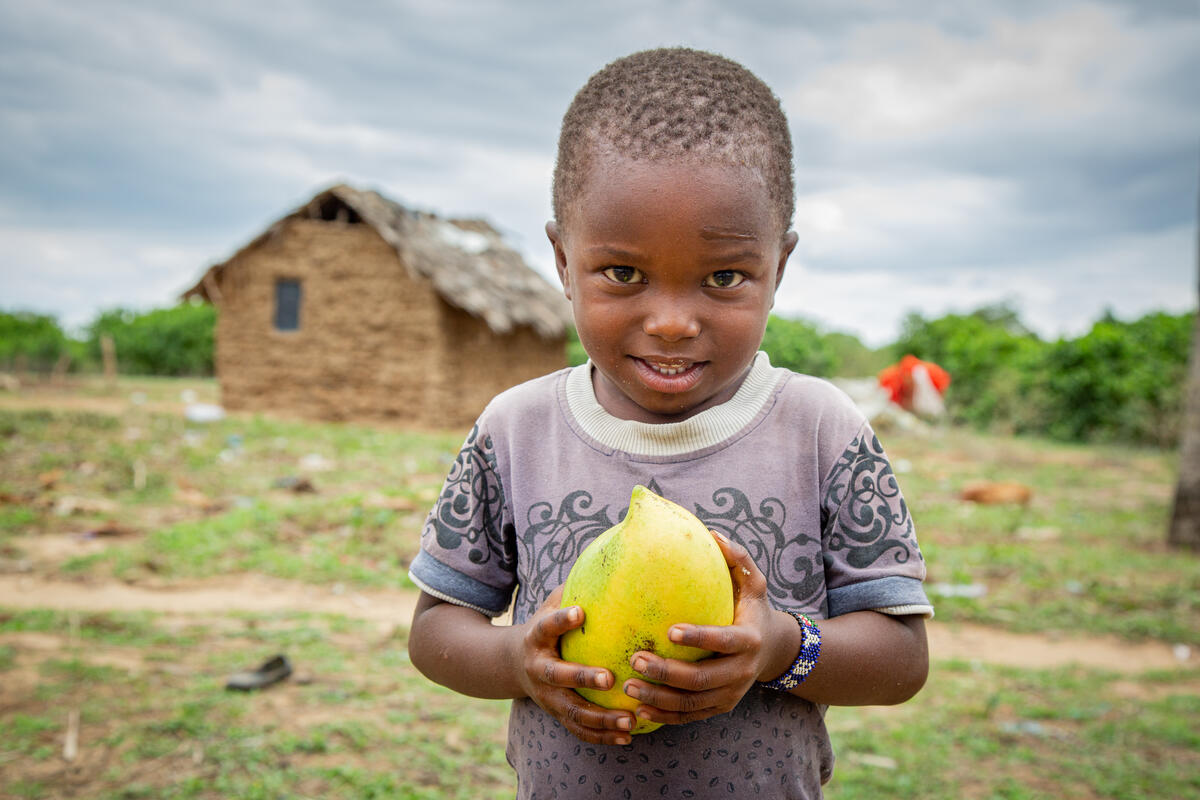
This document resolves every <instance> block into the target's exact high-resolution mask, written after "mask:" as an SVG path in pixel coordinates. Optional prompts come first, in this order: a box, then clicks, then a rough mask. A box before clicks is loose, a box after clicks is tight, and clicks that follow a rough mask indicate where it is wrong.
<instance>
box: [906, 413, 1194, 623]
mask: <svg viewBox="0 0 1200 800" xmlns="http://www.w3.org/2000/svg"><path fill="white" fill-rule="evenodd" d="M888 448H889V452H890V454H891V456H892V457H893V459H900V458H903V459H904V460H906V461H908V462H910V463H911V464H912V465H913V466H912V469H911V470H909V471H907V472H902V473H901V474H900V475H899V476H898V478H899V480H900V484H901V488H902V489H903V491H904V493H905V497H906V499H907V501H908V503H909V507H910V509H911V510H912V514H913V518H914V520H915V521H916V525H917V536H918V539H919V540H920V543H921V548H922V551H923V553H924V556H925V560H926V564H927V566H928V570H929V585H930V589H931V593H932V590H933V588H934V587H935V585H936V584H939V583H950V584H981V585H982V586H983V587H985V592H986V593H985V594H984V595H983V596H982V597H975V598H961V597H939V596H936V595H934V596H932V597H931V599H932V600H933V602H934V605H935V606H936V608H937V614H938V618H939V619H942V620H951V621H953V620H969V621H973V622H979V623H984V624H988V625H996V626H1002V627H1005V628H1009V629H1012V630H1018V631H1025V632H1042V631H1072V632H1075V633H1093V634H1115V635H1118V636H1122V637H1125V638H1129V639H1143V638H1154V639H1161V640H1164V641H1168V642H1180V643H1185V644H1190V645H1193V646H1195V645H1200V559H1196V558H1192V557H1189V556H1186V555H1182V556H1181V555H1180V554H1177V553H1173V552H1171V551H1169V550H1167V549H1166V547H1165V539H1166V530H1167V519H1168V513H1169V502H1170V496H1171V490H1172V488H1173V486H1174V480H1175V475H1176V473H1175V469H1174V466H1173V457H1172V455H1171V454H1168V453H1160V452H1155V451H1146V450H1137V449H1131V448H1119V447H1115V446H1108V447H1083V446H1078V445H1074V446H1072V445H1059V444H1054V443H1049V442H1042V441H1036V440H1022V439H1002V438H996V437H987V436H981V435H976V434H970V433H965V432H962V431H954V430H950V431H946V432H944V433H943V434H941V435H940V436H939V437H930V438H923V437H914V436H904V435H896V436H894V437H892V440H891V441H889V442H888ZM981 479H988V480H1004V481H1017V482H1020V483H1024V484H1026V485H1028V486H1030V487H1031V488H1032V490H1033V501H1032V502H1031V503H1030V505H1029V506H1028V507H1024V506H1011V505H1010V506H980V505H975V504H971V503H968V502H965V501H962V500H960V499H959V492H960V490H961V489H962V487H963V486H965V485H966V484H968V483H971V482H973V481H976V480H981Z"/></svg>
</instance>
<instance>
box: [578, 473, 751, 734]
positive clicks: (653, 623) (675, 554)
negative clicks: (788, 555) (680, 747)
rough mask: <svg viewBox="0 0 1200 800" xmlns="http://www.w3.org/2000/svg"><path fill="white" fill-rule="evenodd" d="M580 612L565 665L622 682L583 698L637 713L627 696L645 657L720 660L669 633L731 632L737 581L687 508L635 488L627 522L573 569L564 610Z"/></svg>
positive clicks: (646, 724)
mask: <svg viewBox="0 0 1200 800" xmlns="http://www.w3.org/2000/svg"><path fill="white" fill-rule="evenodd" d="M573 605H577V606H579V607H580V608H582V609H583V613H584V621H583V625H582V627H579V628H576V629H574V630H571V631H568V632H567V633H565V634H564V635H563V636H562V637H561V638H560V639H559V650H560V652H561V654H562V657H563V659H564V660H566V661H572V662H575V663H577V664H586V665H588V666H593V667H605V668H606V669H609V670H612V673H613V676H614V677H615V678H616V681H615V682H614V684H613V688H611V689H608V690H606V691H601V690H599V689H590V688H581V689H576V691H577V692H579V694H581V695H583V696H584V697H585V698H587V699H588V700H590V701H592V702H593V703H596V704H597V705H601V706H604V707H605V708H625V709H629V710H630V711H632V710H634V709H636V708H637V706H638V701H637V700H635V699H633V698H632V697H630V696H628V695H627V694H625V692H624V689H623V687H624V683H625V681H626V680H627V679H629V678H632V677H635V675H637V673H635V672H634V670H633V667H631V666H630V664H629V659H630V658H631V657H632V656H633V654H634V653H636V652H638V651H639V650H648V651H652V652H654V653H657V654H659V655H661V656H663V657H665V658H674V659H680V660H683V661H698V660H700V659H702V658H705V657H707V656H710V655H712V653H711V652H710V651H708V650H702V649H700V648H696V647H687V646H685V645H678V644H675V643H673V642H671V641H670V640H669V639H668V638H667V631H668V630H669V629H670V627H671V626H672V625H674V624H675V623H680V622H686V623H692V624H696V625H729V624H731V623H732V622H733V581H732V579H731V578H730V575H729V565H728V564H726V563H725V557H724V556H723V555H722V554H721V549H720V548H719V547H718V546H717V543H716V541H714V539H713V537H712V534H711V533H709V532H708V529H707V528H706V527H705V526H704V523H702V522H701V521H700V520H699V519H697V518H696V517H695V516H694V515H693V514H692V513H691V512H689V511H688V510H687V509H685V508H683V507H682V506H679V505H676V504H675V503H672V502H671V501H670V500H667V499H665V498H662V497H659V496H658V495H657V494H655V493H654V492H652V491H650V490H649V489H647V488H646V487H644V486H635V487H634V488H633V496H632V498H631V499H630V502H629V511H628V512H627V513H626V514H625V518H624V519H623V520H621V521H620V522H619V523H617V524H616V525H614V526H612V527H611V528H609V529H608V530H606V531H605V532H604V533H602V534H600V536H598V537H597V538H596V539H595V541H593V542H591V543H590V544H589V545H588V546H587V547H585V548H584V550H583V552H582V553H580V554H579V558H578V559H577V560H576V561H575V564H574V565H573V566H572V567H571V571H570V573H569V574H568V575H567V580H566V583H565V585H564V586H563V596H562V607H563V608H566V607H568V606H573ZM637 677H643V676H640V675H639V676H637ZM643 679H644V678H643ZM658 727H660V723H656V722H650V721H648V720H638V722H637V725H636V726H635V727H634V729H633V733H648V732H650V731H652V730H654V729H656V728H658Z"/></svg>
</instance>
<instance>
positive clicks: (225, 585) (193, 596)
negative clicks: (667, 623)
mask: <svg viewBox="0 0 1200 800" xmlns="http://www.w3.org/2000/svg"><path fill="white" fill-rule="evenodd" d="M416 601H417V592H415V591H405V590H392V591H345V590H340V589H339V587H336V586H335V587H333V588H332V589H325V588H318V587H313V586H309V585H304V584H299V583H293V582H289V581H281V580H273V579H269V578H264V577H261V576H256V575H242V576H236V577H231V578H221V579H216V580H206V581H193V582H189V583H175V584H173V585H171V586H170V587H163V588H151V587H145V586H138V585H130V584H125V583H117V582H105V583H94V582H76V581H63V580H53V579H49V578H46V577H39V576H33V575H0V605H4V606H8V607H11V608H46V609H56V610H65V611H69V610H76V611H93V612H94V611H155V612H159V613H167V614H196V615H202V616H203V615H219V614H226V613H229V612H259V613H266V612H276V611H294V612H315V613H330V614H342V615H345V616H347V617H351V618H355V619H363V620H370V621H375V622H379V623H381V624H393V625H407V624H408V621H409V620H410V619H412V612H413V609H414V608H415V606H416ZM926 629H927V631H928V635H929V650H930V657H931V658H932V659H934V660H942V661H948V660H958V661H979V662H981V663H987V664H998V665H1002V666H1012V667H1024V668H1033V669H1045V668H1053V667H1060V666H1067V665H1070V664H1076V665H1079V666H1083V667H1089V668H1096V669H1105V670H1111V671H1114V672H1122V673H1137V672H1144V671H1147V670H1158V669H1176V668H1179V667H1185V666H1191V665H1195V664H1197V663H1200V654H1197V653H1194V652H1184V651H1182V650H1180V651H1178V652H1177V648H1173V647H1172V646H1171V645H1168V644H1165V643H1162V642H1140V643H1131V642H1125V641H1122V640H1120V639H1117V638H1116V637H1076V636H1071V637H1059V638H1051V637H1048V636H1044V635H1036V634H1021V633H1010V632H1007V631H1001V630H997V629H995V628H989V627H985V626H982V625H971V624H964V623H953V624H950V623H941V622H938V621H937V619H933V620H931V621H930V622H929V623H928V625H927V626H926ZM0 639H2V637H0ZM1181 656H1182V658H1181Z"/></svg>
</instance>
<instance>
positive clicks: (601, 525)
mask: <svg viewBox="0 0 1200 800" xmlns="http://www.w3.org/2000/svg"><path fill="white" fill-rule="evenodd" d="M648 488H649V489H650V490H651V491H654V492H658V491H659V489H658V486H657V484H656V483H655V482H654V481H651V482H650V483H649V484H648ZM712 503H713V506H712V508H707V507H705V506H702V505H699V504H697V505H696V507H695V508H693V509H692V513H694V514H695V515H696V516H697V517H698V518H699V519H700V521H701V522H703V523H704V525H705V526H706V527H708V528H709V529H710V530H715V531H718V532H720V533H722V534H724V535H725V536H727V537H728V538H730V539H732V540H733V541H735V542H738V543H739V544H741V545H742V546H743V547H745V548H746V549H747V550H749V551H750V555H751V557H752V558H753V559H754V562H755V563H756V564H758V566H759V569H761V570H762V571H763V574H764V575H766V578H767V586H768V590H769V591H770V593H771V595H772V596H773V597H775V598H777V599H778V600H779V601H780V602H779V605H780V606H781V607H783V608H796V609H798V610H804V609H808V610H812V609H815V608H818V607H820V605H821V599H822V592H823V589H824V583H825V575H824V571H823V568H822V562H821V556H820V542H819V541H818V540H817V539H815V538H813V537H812V536H808V535H806V534H804V533H803V532H801V531H795V530H790V531H789V530H787V528H786V527H785V523H786V516H787V512H786V509H785V507H784V504H783V503H782V502H781V501H780V500H779V499H778V498H774V497H768V498H765V499H763V500H761V501H759V502H758V504H757V505H755V504H754V503H753V502H752V501H751V500H750V499H749V498H748V497H747V496H746V494H745V492H742V491H740V490H739V489H734V488H732V487H724V488H721V489H717V490H716V491H715V492H713V493H712ZM610 509H611V507H610V506H608V505H597V504H596V501H595V499H594V498H593V497H592V495H591V494H590V493H589V492H586V491H584V490H582V489H580V490H576V491H573V492H571V493H570V494H568V495H567V496H566V497H565V498H563V499H562V500H561V501H560V502H559V503H558V504H554V503H551V502H545V501H544V502H538V503H534V504H533V505H532V506H531V507H530V508H529V511H528V513H527V514H526V519H525V520H524V529H523V530H522V533H521V540H520V542H519V544H518V547H519V549H520V554H521V558H519V559H518V564H519V565H521V574H520V575H519V576H518V584H519V586H520V588H519V590H518V592H517V599H516V604H515V607H514V619H515V620H516V621H517V622H522V621H524V620H525V619H527V618H528V617H529V616H530V615H532V613H533V612H534V611H535V610H536V609H537V607H538V605H540V604H541V603H542V601H544V600H545V594H544V593H546V592H549V591H551V590H552V589H553V588H554V587H556V586H558V585H559V584H561V583H562V582H563V581H565V580H566V578H567V574H568V573H569V572H570V571H571V565H572V564H574V563H575V560H576V559H577V558H578V557H579V554H580V553H581V552H582V551H583V548H584V547H586V546H587V545H588V544H590V543H591V542H592V540H594V539H595V538H596V537H597V536H599V535H600V534H601V533H603V532H604V531H606V530H607V529H608V528H610V527H612V526H613V525H615V524H616V523H617V522H618V521H620V520H621V519H623V518H624V517H625V514H626V512H627V511H628V508H627V507H622V508H621V509H620V511H618V512H616V513H612V512H611V511H610ZM539 593H541V594H540V595H539Z"/></svg>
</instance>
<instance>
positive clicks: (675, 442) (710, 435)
mask: <svg viewBox="0 0 1200 800" xmlns="http://www.w3.org/2000/svg"><path fill="white" fill-rule="evenodd" d="M779 378H780V373H779V372H778V371H776V370H774V369H773V368H772V367H771V362H770V360H769V359H768V358H767V355H766V353H759V354H758V355H757V356H756V357H755V359H754V360H753V361H752V362H751V364H750V366H749V368H748V369H747V370H746V373H745V375H744V376H743V377H742V379H741V380H740V381H739V386H738V388H737V391H736V392H735V393H734V395H733V396H732V397H731V398H729V399H728V400H726V401H725V402H723V403H719V404H716V405H713V406H711V407H708V408H705V409H703V410H700V411H697V412H696V413H695V414H693V415H690V416H688V417H687V418H685V419H681V420H677V421H674V422H662V423H648V422H639V421H636V420H628V419H622V418H620V417H617V416H614V415H613V414H611V413H609V412H608V411H607V410H606V409H605V408H604V407H603V406H602V405H601V404H600V403H599V401H598V400H597V399H596V392H595V388H594V386H593V383H592V365H591V363H590V362H589V363H587V364H585V365H582V366H579V367H575V368H574V369H573V370H571V372H570V373H569V374H568V376H567V380H566V386H565V393H566V401H567V406H568V409H569V411H570V416H571V417H572V418H573V420H574V422H575V424H576V425H577V426H578V427H579V429H580V430H581V432H582V433H584V434H586V435H588V436H589V437H591V438H592V439H594V440H596V441H597V442H598V443H599V444H601V445H604V446H606V447H611V448H613V449H616V450H621V451H624V452H627V453H630V454H634V455H644V456H675V455H680V454H683V453H690V452H694V451H697V450H701V449H704V448H707V447H711V446H714V445H717V444H720V443H721V442H724V441H726V440H727V439H729V438H730V437H731V436H734V435H736V434H737V433H738V432H739V431H742V430H744V429H745V428H746V426H747V425H749V423H750V422H751V421H753V420H754V419H755V418H756V417H757V416H758V415H759V414H760V413H761V412H762V410H763V408H764V406H765V405H766V404H767V401H768V400H769V399H770V397H771V396H772V394H773V393H774V390H775V388H776V386H777V385H778V382H779Z"/></svg>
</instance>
